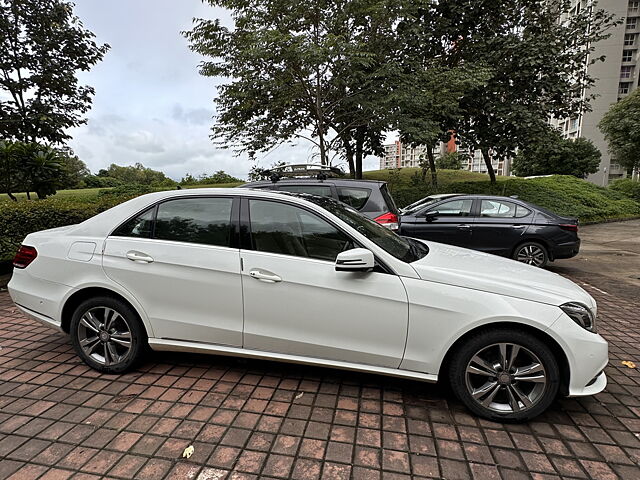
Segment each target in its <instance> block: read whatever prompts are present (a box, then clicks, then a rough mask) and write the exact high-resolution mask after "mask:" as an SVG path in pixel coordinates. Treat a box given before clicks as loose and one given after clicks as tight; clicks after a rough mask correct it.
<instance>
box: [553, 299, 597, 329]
mask: <svg viewBox="0 0 640 480" xmlns="http://www.w3.org/2000/svg"><path fill="white" fill-rule="evenodd" d="M560 308H561V309H562V311H563V312H564V313H566V314H567V315H569V317H570V318H571V320H573V321H574V322H576V323H577V324H578V325H580V326H581V327H582V328H584V329H585V330H589V331H590V332H593V333H596V319H595V318H594V316H593V312H592V311H591V310H589V308H588V307H586V306H584V305H582V304H581V303H577V302H569V303H565V304H564V305H560Z"/></svg>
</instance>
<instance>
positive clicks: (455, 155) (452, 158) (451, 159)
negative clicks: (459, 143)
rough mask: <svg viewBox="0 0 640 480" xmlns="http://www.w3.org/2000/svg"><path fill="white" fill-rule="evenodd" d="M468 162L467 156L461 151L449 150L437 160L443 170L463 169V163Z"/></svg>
mask: <svg viewBox="0 0 640 480" xmlns="http://www.w3.org/2000/svg"><path fill="white" fill-rule="evenodd" d="M463 163H467V156H466V155H465V154H462V153H459V152H447V153H444V154H442V155H440V157H438V159H437V160H436V166H437V167H438V168H440V169H442V170H462V164H463Z"/></svg>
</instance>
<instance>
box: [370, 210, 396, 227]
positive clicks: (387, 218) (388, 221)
mask: <svg viewBox="0 0 640 480" xmlns="http://www.w3.org/2000/svg"><path fill="white" fill-rule="evenodd" d="M375 221H376V222H378V223H379V224H380V225H382V226H383V227H387V228H388V229H389V230H397V229H398V216H397V215H396V214H395V213H391V212H389V213H385V214H384V215H380V216H379V217H376V219H375Z"/></svg>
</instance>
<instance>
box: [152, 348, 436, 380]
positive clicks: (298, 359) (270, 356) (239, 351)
mask: <svg viewBox="0 0 640 480" xmlns="http://www.w3.org/2000/svg"><path fill="white" fill-rule="evenodd" d="M149 346H150V347H151V349H152V350H155V351H159V352H189V353H208V354H213V355H227V356H232V357H246V358H257V359H263V360H272V361H276V362H288V363H300V364H303V365H314V366H319V367H330V368H339V369H341V370H352V371H356V372H368V373H375V374H378V375H388V376H391V377H402V378H410V379H413V380H420V381H423V382H430V383H436V382H437V381H438V376H437V375H431V374H427V373H422V372H411V371H409V370H399V369H397V368H388V367H377V366H374V365H363V364H360V363H349V362H339V361H336V360H324V359H320V358H313V357H302V356H299V355H288V354H285V353H272V352H263V351H260V350H247V349H244V348H237V347H227V346H224V345H212V344H208V343H197V342H184V341H181V340H170V339H166V338H150V339H149Z"/></svg>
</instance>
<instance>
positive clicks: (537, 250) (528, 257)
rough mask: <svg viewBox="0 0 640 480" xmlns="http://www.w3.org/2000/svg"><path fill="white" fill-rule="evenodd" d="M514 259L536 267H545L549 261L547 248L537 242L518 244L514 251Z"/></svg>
mask: <svg viewBox="0 0 640 480" xmlns="http://www.w3.org/2000/svg"><path fill="white" fill-rule="evenodd" d="M513 259H514V260H517V261H519V262H522V263H526V264H527V265H533V266H534V267H540V268H542V267H545V266H546V265H547V263H549V254H548V253H547V249H546V248H544V247H543V246H542V245H540V244H539V243H536V242H527V243H523V244H522V245H518V247H517V248H516V250H515V252H513Z"/></svg>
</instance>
